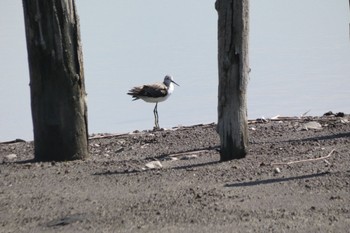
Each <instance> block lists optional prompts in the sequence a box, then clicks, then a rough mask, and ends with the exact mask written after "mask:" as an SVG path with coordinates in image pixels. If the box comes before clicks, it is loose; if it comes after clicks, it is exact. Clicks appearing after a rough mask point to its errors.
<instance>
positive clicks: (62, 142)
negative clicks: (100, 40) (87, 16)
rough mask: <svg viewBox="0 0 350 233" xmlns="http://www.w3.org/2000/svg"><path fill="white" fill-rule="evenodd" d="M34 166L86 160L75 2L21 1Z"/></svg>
mask: <svg viewBox="0 0 350 233" xmlns="http://www.w3.org/2000/svg"><path fill="white" fill-rule="evenodd" d="M23 9H24V19H25V28H26V38H27V50H28V62H29V71H30V90H31V108H32V118H33V127H34V143H35V159H36V160H41V161H42V160H55V161H60V160H61V161H62V160H72V159H81V158H84V157H86V156H87V155H88V149H87V148H88V147H87V144H88V143H87V140H88V129H87V106H86V102H85V97H86V93H85V86H84V73H83V58H82V50H81V44H80V31H79V19H78V16H77V13H76V7H75V3H74V0H45V1H41V0H23Z"/></svg>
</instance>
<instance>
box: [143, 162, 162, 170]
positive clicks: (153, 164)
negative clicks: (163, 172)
mask: <svg viewBox="0 0 350 233" xmlns="http://www.w3.org/2000/svg"><path fill="white" fill-rule="evenodd" d="M145 166H146V167H147V168H149V169H159V168H162V167H163V165H162V164H161V163H160V162H159V161H152V162H149V163H146V165H145Z"/></svg>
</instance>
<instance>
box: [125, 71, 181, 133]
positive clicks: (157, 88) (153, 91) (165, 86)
mask: <svg viewBox="0 0 350 233" xmlns="http://www.w3.org/2000/svg"><path fill="white" fill-rule="evenodd" d="M174 84H176V85H177V86H179V84H177V83H176V82H175V81H174V80H173V77H172V76H170V75H166V76H165V78H164V81H163V83H154V84H150V85H143V86H139V87H134V88H132V89H131V90H129V92H128V93H127V94H128V95H131V96H132V97H133V100H138V99H142V100H143V101H145V102H147V103H156V106H155V107H154V110H153V114H154V125H155V126H154V128H155V129H159V122H158V111H157V106H158V102H162V101H165V100H166V99H168V98H169V96H170V95H171V93H173V91H174Z"/></svg>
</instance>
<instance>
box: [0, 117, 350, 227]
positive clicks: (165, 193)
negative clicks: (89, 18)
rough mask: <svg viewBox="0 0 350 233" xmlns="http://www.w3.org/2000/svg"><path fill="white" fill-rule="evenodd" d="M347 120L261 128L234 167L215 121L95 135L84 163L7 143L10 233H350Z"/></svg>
mask: <svg viewBox="0 0 350 233" xmlns="http://www.w3.org/2000/svg"><path fill="white" fill-rule="evenodd" d="M349 120H350V117H349V115H344V116H334V115H330V116H322V117H303V118H301V119H300V118H280V119H276V120H267V121H264V120H258V121H251V122H250V124H249V142H250V144H249V154H248V155H247V157H246V158H244V159H240V160H233V161H229V162H219V157H220V156H219V151H218V146H219V137H218V135H217V133H216V131H215V127H216V125H215V124H207V125H196V126H190V127H179V128H173V129H169V130H163V131H156V132H152V131H145V132H134V133H130V134H122V135H103V137H101V136H102V135H95V136H94V137H93V138H92V139H90V140H89V147H90V157H89V158H88V159H86V160H84V161H70V162H44V163H43V162H32V159H33V157H34V155H33V143H32V142H16V143H8V144H0V232H348V230H349V228H350V123H349ZM310 122H311V123H310ZM152 166H153V167H154V168H151V167H152Z"/></svg>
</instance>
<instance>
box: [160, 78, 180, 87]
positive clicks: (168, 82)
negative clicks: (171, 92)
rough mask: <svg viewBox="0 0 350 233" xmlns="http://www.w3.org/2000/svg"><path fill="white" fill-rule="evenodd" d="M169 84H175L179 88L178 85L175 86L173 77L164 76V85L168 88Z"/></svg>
mask: <svg viewBox="0 0 350 233" xmlns="http://www.w3.org/2000/svg"><path fill="white" fill-rule="evenodd" d="M170 83H174V84H176V85H177V86H180V85H179V84H177V83H176V82H175V81H174V80H173V77H172V76H171V75H166V76H165V78H164V84H165V85H166V86H169V85H170Z"/></svg>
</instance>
